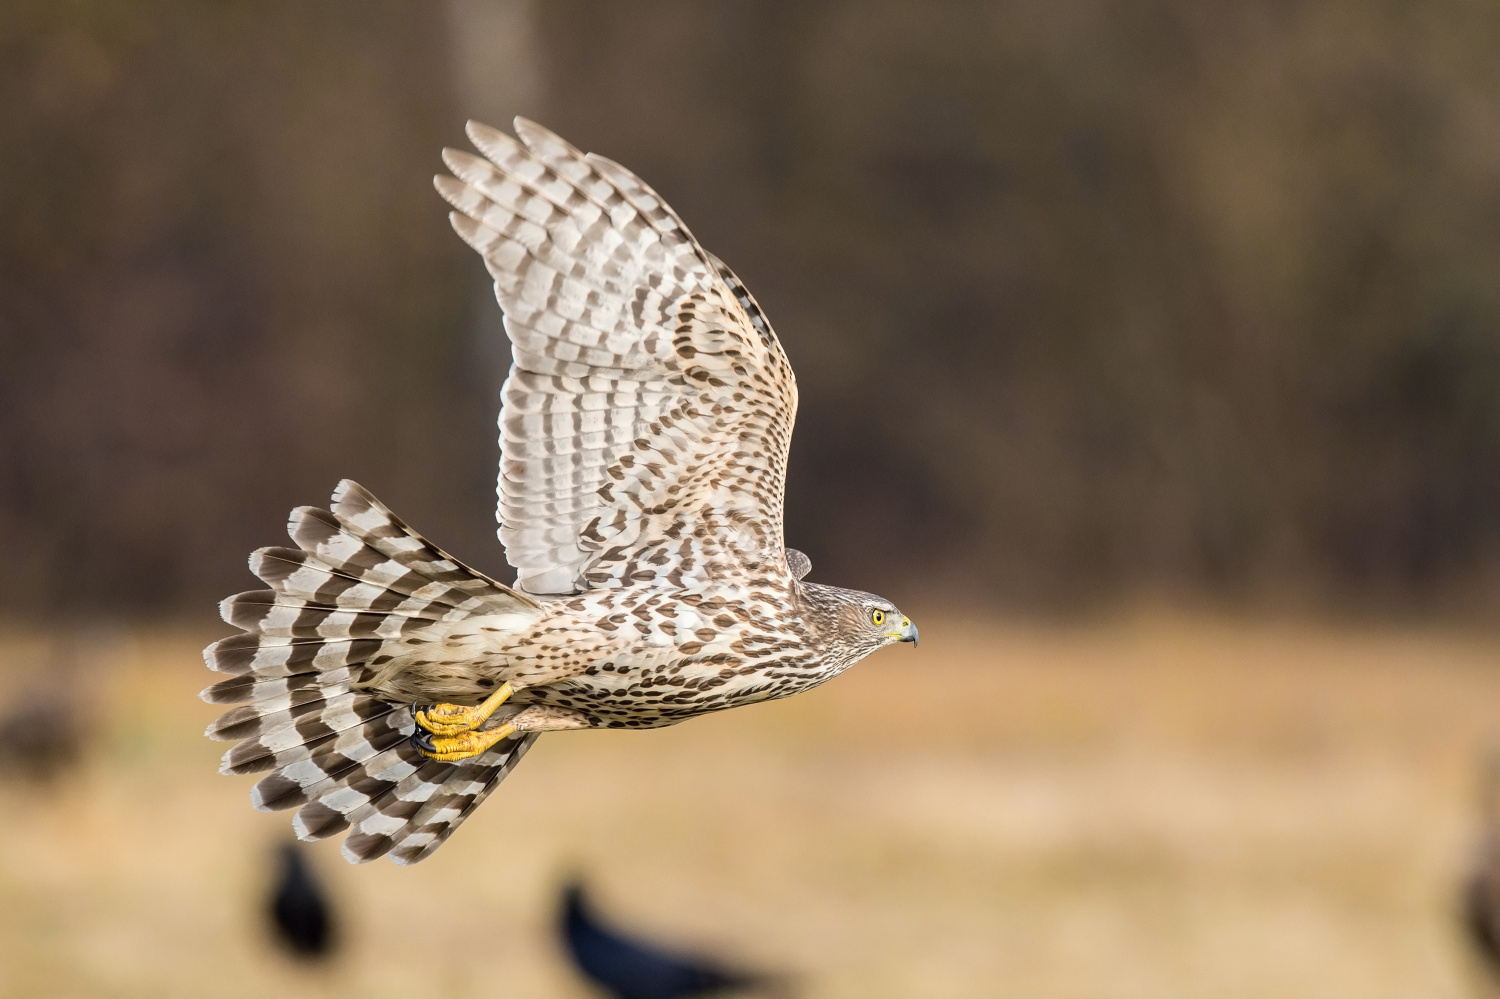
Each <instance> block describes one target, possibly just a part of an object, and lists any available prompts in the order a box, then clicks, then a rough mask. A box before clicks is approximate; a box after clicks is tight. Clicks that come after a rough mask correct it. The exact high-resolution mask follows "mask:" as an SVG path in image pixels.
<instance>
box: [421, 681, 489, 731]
mask: <svg viewBox="0 0 1500 999" xmlns="http://www.w3.org/2000/svg"><path fill="white" fill-rule="evenodd" d="M510 695H511V686H510V684H508V683H503V684H501V685H500V689H499V690H497V691H495V692H494V693H493V694H491V695H490V696H489V697H486V698H485V699H484V703H483V704H478V705H475V706H474V707H472V708H470V707H465V706H464V705H462V704H429V705H428V706H427V707H425V708H422V709H421V710H419V711H418V712H417V715H416V717H417V724H418V725H420V726H421V727H422V728H425V729H426V730H427V731H429V732H431V733H432V734H433V735H458V734H459V733H460V732H472V731H474V729H476V728H478V727H479V726H481V725H483V724H484V723H485V721H487V720H488V719H489V717H490V715H492V714H494V713H495V709H496V708H498V707H499V706H500V705H502V704H504V703H505V701H506V699H507V698H509V697H510Z"/></svg>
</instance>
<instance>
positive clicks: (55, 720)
mask: <svg viewBox="0 0 1500 999" xmlns="http://www.w3.org/2000/svg"><path fill="white" fill-rule="evenodd" d="M79 721H80V719H79V706H78V705H77V704H76V703H70V702H69V701H67V700H65V699H63V698H62V697H58V696H53V695H48V694H39V695H33V696H31V697H28V698H26V699H24V700H22V701H21V702H20V703H19V704H17V705H16V706H14V707H13V708H11V709H10V710H9V711H7V712H6V713H5V714H4V715H3V716H0V772H3V773H5V775H6V776H8V777H12V778H21V779H23V780H28V781H33V782H35V783H38V784H45V783H47V782H48V781H51V780H52V779H54V778H55V777H57V776H58V775H59V774H60V773H61V772H62V771H63V770H65V769H67V768H68V767H69V766H71V765H72V764H74V763H76V762H77V761H78V756H79V747H80V745H81V744H82V739H83V732H84V726H82V725H81V724H79Z"/></svg>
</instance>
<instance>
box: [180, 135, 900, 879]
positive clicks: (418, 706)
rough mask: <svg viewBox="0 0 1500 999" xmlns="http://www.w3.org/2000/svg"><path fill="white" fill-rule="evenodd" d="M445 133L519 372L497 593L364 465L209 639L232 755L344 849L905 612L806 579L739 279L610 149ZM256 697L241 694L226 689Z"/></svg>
mask: <svg viewBox="0 0 1500 999" xmlns="http://www.w3.org/2000/svg"><path fill="white" fill-rule="evenodd" d="M515 130H516V135H517V136H518V137H519V141H517V139H513V138H511V137H510V136H508V135H505V134H504V133H502V132H499V131H496V130H495V129H491V128H488V127H485V126H483V125H479V124H476V123H473V122H471V123H470V124H469V127H468V135H469V138H470V140H471V141H472V142H473V143H474V145H475V147H476V148H477V149H479V150H480V152H482V153H483V154H484V155H483V158H481V157H479V156H474V155H472V154H469V153H465V152H460V151H458V150H453V149H448V150H444V152H443V160H444V163H445V164H446V165H447V166H448V169H449V170H450V171H451V172H452V175H451V176H439V177H437V178H436V180H435V183H436V185H437V189H438V192H439V193H440V194H442V196H443V197H444V198H445V199H446V200H447V201H448V202H449V203H450V204H451V205H452V206H453V208H454V209H455V211H453V212H452V213H451V214H450V218H451V220H452V222H453V227H454V229H455V230H456V231H457V232H458V234H459V235H460V236H461V237H462V238H463V239H464V240H465V242H467V243H468V244H469V245H470V246H472V247H473V248H474V249H475V250H476V251H477V252H478V253H479V254H480V256H481V257H482V258H483V259H484V261H485V265H486V266H487V267H488V268H489V271H490V274H491V275H492V276H493V277H494V279H495V296H496V298H497V299H498V300H499V303H500V307H501V309H502V310H504V313H505V330H506V333H507V335H508V336H509V338H510V341H511V348H512V357H513V364H512V367H511V371H510V377H509V378H508V379H507V380H506V383H505V387H504V390H503V393H502V395H503V401H502V405H501V410H500V428H501V439H500V442H501V462H500V479H499V511H498V516H499V520H500V540H501V541H502V542H503V543H504V545H505V553H506V559H507V560H508V561H509V562H510V564H511V565H512V566H514V567H515V569H516V574H517V580H516V586H515V588H511V587H508V586H505V585H503V584H501V583H498V582H496V581H495V580H492V579H490V578H488V577H487V576H485V575H484V574H482V573H480V572H477V571H475V570H473V569H470V568H469V567H468V566H465V565H464V564H463V563H461V562H459V561H458V560H456V559H454V558H453V557H451V556H449V555H448V554H446V553H445V552H443V551H441V550H439V549H438V548H436V547H435V546H433V545H432V544H431V543H429V542H428V541H426V540H425V539H424V538H423V537H422V536H421V535H419V534H418V533H417V532H415V531H413V530H412V529H411V528H410V527H408V526H407V525H406V524H405V523H404V522H403V521H402V520H401V519H400V518H398V517H397V516H396V515H395V514H393V513H391V511H390V510H388V509H386V507H385V506H384V505H382V504H381V503H380V501H379V500H377V499H375V497H374V496H372V495H370V493H369V492H367V491H366V490H365V489H363V488H362V487H360V486H359V485H358V484H356V483H354V482H351V481H348V480H345V481H344V482H341V483H340V484H339V487H338V489H337V491H336V492H335V493H334V496H333V503H332V508H331V510H329V511H324V510H318V509H314V508H311V507H299V508H298V509H297V510H294V511H292V517H291V522H290V524H289V525H288V531H289V533H290V534H291V537H292V540H293V541H295V542H296V544H297V547H296V548H263V549H261V550H260V551H257V552H256V553H255V554H254V555H252V556H251V559H250V566H251V569H252V571H253V572H255V574H256V575H257V576H259V577H260V578H261V579H262V580H263V581H264V582H265V583H267V584H268V585H269V586H270V589H269V590H260V591H252V592H249V593H241V594H239V595H237V596H234V597H230V598H229V599H228V600H226V601H224V603H223V605H222V608H221V610H222V613H223V615H224V619H225V620H226V621H228V622H229V623H230V624H233V625H234V626H236V627H237V628H240V629H242V630H243V631H244V632H245V634H242V635H237V636H235V637H233V638H227V639H224V640H223V641H221V642H217V643H215V644H214V645H211V646H209V647H208V648H207V649H206V650H205V651H204V658H205V660H206V661H207V663H208V665H209V667H210V668H211V669H215V670H218V671H220V672H222V673H228V674H230V677H229V679H226V680H223V681H220V682H219V683H216V684H214V685H213V686H211V687H209V688H208V689H207V690H205V691H204V693H203V696H204V698H205V699H206V700H208V701H211V702H214V703H227V704H237V703H238V704H240V706H239V707H235V708H233V709H231V710H230V711H228V712H227V713H226V714H224V715H223V716H222V717H220V718H219V720H218V721H216V722H215V723H214V724H213V725H212V726H210V727H209V730H208V734H209V735H210V736H211V737H213V738H220V739H230V740H239V742H238V744H237V745H235V746H234V747H233V748H231V749H230V750H229V752H228V753H226V754H225V757H224V766H223V770H224V772H226V773H252V772H261V771H270V773H269V775H268V776H266V777H264V778H262V779H261V781H260V782H259V783H258V784H257V785H256V786H255V790H254V793H253V795H252V800H253V802H254V804H255V805H256V807H258V808H262V809H267V810H271V809H282V808H298V809H299V811H298V812H297V816H296V818H295V820H294V827H295V829H296V831H297V834H298V835H299V836H301V837H302V838H304V839H321V838H324V837H327V836H332V835H335V834H337V833H340V832H343V831H344V830H349V835H348V837H347V838H346V839H345V841H344V855H345V856H346V857H347V858H348V859H350V860H351V861H356V862H363V861H368V860H372V859H375V858H376V857H380V856H383V855H389V856H390V857H391V858H392V859H393V860H395V861H396V862H397V863H414V862H416V861H418V860H421V859H423V858H424V857H427V856H429V855H430V854H431V853H432V852H433V851H434V850H436V849H437V847H438V846H439V845H441V844H442V842H443V841H444V840H445V839H446V838H447V837H448V836H449V835H450V834H451V833H452V832H453V830H454V829H455V828H456V827H457V826H458V824H459V823H460V822H462V821H463V819H464V817H465V816H466V815H467V814H468V813H469V812H470V811H472V810H473V808H474V807H475V806H476V805H478V803H479V802H480V801H482V800H483V799H484V797H485V796H486V795H488V794H489V792H490V791H492V790H493V789H494V787H495V786H496V785H497V784H498V783H499V782H500V780H501V779H502V778H503V777H504V776H505V775H506V774H507V773H509V772H510V770H511V769H512V768H513V767H514V766H515V765H516V763H517V762H519V760H520V758H521V756H522V755H523V754H524V753H525V752H526V750H527V749H528V748H530V746H531V744H532V742H533V741H535V739H536V738H537V736H538V734H540V733H541V732H547V731H559V730H564V729H583V728H654V727H659V726H662V725H671V724H674V723H676V722H679V721H682V720H684V719H686V718H690V717H692V716H694V715H699V714H704V713H706V712H710V711H718V710H722V709H724V708H729V707H736V706H738V705H741V704H750V703H754V702H756V701H763V700H768V699H771V698H776V697H785V696H788V695H790V694H795V693H797V692H799V691H802V690H806V689H808V688H810V687H813V686H816V685H817V684H819V683H822V682H824V681H826V680H828V679H831V678H832V677H834V676H836V675H838V674H839V673H841V672H843V670H845V669H847V668H848V667H849V666H851V665H853V664H854V663H855V662H857V661H859V660H860V659H862V658H864V657H865V656H866V655H868V654H870V653H871V652H873V651H875V650H876V649H878V648H881V647H883V646H885V645H889V644H892V643H895V642H915V641H916V638H917V630H916V628H915V626H913V625H912V623H911V622H910V620H908V619H907V618H905V617H904V616H903V615H902V614H901V612H900V611H899V610H897V609H896V607H895V606H894V605H893V604H891V602H890V601H888V600H885V599H883V598H881V597H877V596H875V595H873V594H870V593H862V592H860V591H857V590H847V589H842V588H839V587H832V586H825V585H822V584H818V583H810V582H805V581H804V580H803V577H805V576H806V575H807V573H808V571H809V569H810V568H811V563H810V562H809V560H808V558H807V556H805V555H803V554H802V553H801V552H798V551H795V550H792V549H787V548H785V547H784V544H783V539H782V498H783V494H784V492H785V484H786V463H787V452H788V448H789V446H790V443H791V434H792V423H793V420H794V419H795V417H796V411H797V383H796V378H795V376H794V375H793V374H792V369H791V366H790V364H788V362H787V359H786V355H785V354H784V353H783V352H782V349H781V344H780V342H779V341H778V340H777V338H776V334H775V333H774V332H773V331H772V329H771V326H770V324H769V323H768V322H767V321H766V319H765V316H764V315H763V314H762V312H761V310H760V307H759V306H758V305H756V303H755V300H754V299H753V298H752V297H751V296H750V293H749V292H748V291H746V290H745V287H744V285H742V284H741V283H740V281H739V279H738V278H736V277H735V276H734V274H733V272H731V271H730V270H729V268H728V267H726V266H725V265H724V263H723V262H722V261H720V260H719V259H718V258H717V257H715V256H713V255H712V254H710V253H708V252H707V251H706V250H704V249H703V248H702V247H701V246H699V245H698V242H697V240H695V239H694V238H693V236H692V233H690V232H689V231H688V229H687V227H686V226H685V225H683V223H682V220H681V219H679V218H678V217H677V215H676V213H675V212H673V211H672V209H671V208H670V207H668V206H667V204H666V203H665V202H664V201H662V200H661V198H660V197H659V196H658V195H657V194H656V192H654V191H652V190H651V188H649V187H647V186H646V184H645V183H644V182H642V181H641V180H640V179H639V178H637V177H636V176H635V175H634V174H632V173H630V172H629V171H628V170H626V169H625V168H623V167H621V166H619V165H618V164H616V163H613V162H611V161H610V160H607V159H604V158H602V157H600V156H596V155H594V154H592V153H590V154H584V153H581V152H579V151H578V150H577V149H575V148H573V147H572V146H570V145H569V144H568V143H566V142H564V141H563V140H562V139H560V138H558V137H557V136H556V135H553V134H552V133H551V132H549V131H547V130H546V129H544V128H542V127H541V126H539V125H536V124H533V123H532V122H529V121H526V120H525V119H520V118H518V119H516V122H515ZM241 702H248V703H241Z"/></svg>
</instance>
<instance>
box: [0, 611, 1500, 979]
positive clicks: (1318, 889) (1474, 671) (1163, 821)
mask: <svg viewBox="0 0 1500 999" xmlns="http://www.w3.org/2000/svg"><path fill="white" fill-rule="evenodd" d="M920 620H921V623H922V634H923V636H924V640H923V643H922V646H921V648H920V649H919V650H916V651H913V650H911V649H910V648H899V649H896V650H892V651H888V652H885V653H882V654H880V655H878V656H876V657H875V658H874V659H873V660H871V661H869V662H867V663H865V664H863V665H861V666H860V667H858V668H857V669H855V670H854V671H853V672H852V673H850V674H849V675H847V676H845V677H843V678H841V679H840V680H838V681H837V682H835V683H833V684H830V685H829V686H827V687H824V688H823V689H821V690H818V691H815V692H813V693H811V694H808V695H804V696H802V697H799V698H795V699H793V700H790V701H786V702H782V703H779V704H774V705H766V706H761V707H757V708H750V709H746V710H742V711H737V712H732V713H729V714H726V715H722V716H718V717H711V718H706V719H700V720H698V721H695V722H690V723H688V724H685V725H682V726H680V727H678V728H675V729H668V730H664V731H661V732H654V733H579V734H571V733H567V734H559V735H553V736H549V737H547V738H544V739H543V740H542V741H541V742H540V743H539V744H538V747H537V748H536V750H534V751H533V753H532V754H531V756H530V757H529V758H528V759H527V760H526V761H525V763H524V764H523V765H522V766H521V767H520V769H519V770H518V771H517V772H516V774H515V775H514V776H513V777H512V778H511V779H510V781H509V782H508V783H507V784H506V785H505V787H503V788H502V789H501V790H500V791H499V792H498V793H497V794H496V795H495V796H494V797H492V798H491V799H490V801H489V802H488V803H487V804H486V805H485V806H484V807H483V808H482V809H480V811H479V812H478V814H477V816H476V817H475V818H473V819H471V820H470V821H469V822H468V824H467V825H466V826H465V827H464V828H463V829H462V830H460V832H459V833H458V835H457V836H456V838H455V839H454V840H453V841H452V842H450V843H449V844H448V845H447V846H445V847H444V848H443V849H442V850H441V851H440V852H439V853H438V854H437V855H436V856H435V857H434V858H433V859H432V860H430V861H428V862H426V863H424V864H422V865H420V866H417V867H414V868H407V869H401V868H397V867H394V866H393V865H391V864H389V863H388V862H384V861H382V862H379V863H377V864H372V865H368V866H365V867H358V868H355V867H350V866H348V865H345V864H344V863H343V862H342V861H341V860H339V859H338V854H337V846H336V845H335V844H332V843H324V844H320V845H318V846H317V847H315V848H314V851H315V855H314V858H313V859H314V861H315V862H316V863H318V865H319V869H320V871H321V872H322V873H323V874H324V875H325V876H326V878H327V879H328V880H329V882H330V883H331V887H332V889H333V890H334V891H335V892H336V895H337V900H338V901H339V902H340V903H341V904H342V907H343V913H344V915H345V930H346V936H347V937H348V939H349V940H350V942H351V946H350V947H349V949H348V951H347V953H346V954H345V955H344V957H343V958H342V959H341V960H340V961H338V962H337V963H336V965H335V966H334V967H333V968H331V969H330V970H327V971H324V972H319V973H307V972H304V971H302V970H300V969H296V968H292V967H289V965H288V964H287V962H285V961H283V960H282V959H281V958H280V957H279V955H278V954H277V953H276V952H275V951H273V950H271V949H270V948H269V946H268V945H267V944H266V942H265V941H264V939H263V938H262V937H261V935H260V930H259V917H260V911H259V909H260V905H261V896H262V894H263V892H264V890H265V888H264V883H263V879H264V878H265V870H266V864H267V861H268V859H269V858H268V854H269V852H270V850H271V849H272V846H273V844H275V843H276V842H278V841H279V840H280V839H281V838H282V837H283V836H285V835H286V833H287V828H288V824H287V820H288V816H287V815H285V814H278V815H262V814H259V813H256V812H254V811H252V810H251V809H250V807H249V805H248V802H247V800H246V799H247V794H248V792H249V789H250V784H251V780H250V779H249V778H226V777H220V776H218V775H217V774H216V772H215V770H216V762H217V758H218V756H219V753H220V752H221V751H222V750H223V748H224V747H223V746H222V745H219V744H215V743H210V742H208V741H207V740H205V739H203V738H202V737H201V736H200V734H199V733H200V732H201V731H202V728H203V726H204V725H205V724H206V723H207V722H208V721H209V720H210V718H211V717H212V716H213V713H214V712H213V709H211V708H209V707H208V706H207V705H204V704H202V703H201V702H199V701H198V700H197V699H196V696H195V695H196V692H197V691H198V689H199V688H200V687H202V686H203V685H205V684H206V683H207V682H208V680H209V679H210V675H209V674H208V673H207V672H206V671H204V670H203V669H202V667H201V665H200V664H199V660H198V656H197V648H198V647H199V646H200V645H201V644H203V641H204V640H205V639H207V638H212V637H215V636H214V635H197V634H188V633H166V632H145V633H132V632H129V631H125V632H121V633H119V634H103V633H101V634H95V635H91V636H85V637H84V638H82V639H78V640H75V641H74V642H73V643H72V648H74V649H75V650H76V651H80V652H81V654H82V657H83V658H84V659H85V660H86V661H87V664H88V665H87V666H86V667H84V668H83V669H82V670H81V671H80V674H79V676H78V678H77V679H75V680H74V681H73V682H74V683H75V685H77V686H78V687H80V688H81V690H82V693H83V695H84V696H85V697H86V698H88V699H89V700H88V703H89V705H90V706H91V707H90V709H91V710H92V711H94V712H95V717H96V723H97V726H98V727H97V732H98V736H97V739H96V741H95V742H94V743H93V745H92V746H91V747H90V748H89V751H88V753H87V756H86V758H85V761H84V763H83V764H82V765H81V767H79V768H78V769H77V770H76V771H74V772H73V773H72V774H71V776H70V777H68V778H67V779H65V780H63V781H61V782H60V783H58V784H57V785H56V786H54V787H51V788H46V789H37V788H32V787H30V786H28V785H25V784H18V783H8V784H0V809H3V815H4V823H3V826H0V994H3V995H5V996H41V995H46V996H48V997H55V999H63V997H71V996H143V997H144V996H152V997H158V996H161V997H173V996H183V997H187V996H193V997H199V996H214V997H238V996H245V997H251V996H254V997H262V996H272V995H276V996H281V995H286V996H313V995H318V996H324V995H326V996H361V997H365V996H370V997H379V996H391V997H401V999H410V997H412V996H421V995H446V996H452V997H464V996H504V997H507V999H515V997H559V999H568V997H579V996H584V995H587V994H588V993H587V992H586V991H584V990H583V989H582V988H581V987H580V986H579V985H578V984H577V983H576V982H575V981H574V979H573V978H572V976H571V973H570V972H569V971H568V969H567V968H566V966H565V965H564V964H563V963H562V962H561V960H560V958H559V955H558V953H557V951H556V949H555V946H554V943H553V939H552V936H551V923H550V921H551V917H552V906H553V904H554V892H555V887H556V884H557V882H558V880H559V878H560V877H562V876H563V875H564V873H565V872H567V871H569V870H574V869H576V870H579V871H582V872H585V873H586V874H587V876H588V877H589V878H590V879H591V880H592V881H593V882H594V883H595V884H596V885H597V888H598V893H599V895H600V901H601V902H602V903H603V904H605V905H606V906H607V907H608V908H609V909H610V910H611V911H612V912H613V913H615V914H616V915H618V916H620V917H621V918H622V919H626V918H628V919H629V920H630V921H631V922H633V923H634V924H636V925H637V926H639V927H640V928H642V929H643V930H651V931H653V932H656V933H658V934H660V935H661V936H662V937H664V938H666V939H675V940H678V941H681V942H688V943H696V944H698V945H701V946H703V947H708V948H716V949H719V950H721V951H724V952H726V953H729V954H732V955H737V956H739V957H741V958H742V959H744V960H745V961H747V962H751V963H758V964H761V965H763V966H767V967H776V968H786V969H791V970H794V971H796V972H797V973H798V974H799V975H800V979H801V983H802V991H801V994H802V995H805V996H807V997H827V999H856V997H857V999H879V997H887V996H889V997H919V999H945V997H960V996H974V997H980V996H983V997H994V996H1006V997H1012V996H1014V997H1033V996H1034V997H1077V999H1109V997H1142V999H1145V997H1150V999H1168V997H1175V996H1184V997H1186V996H1193V997H1213V999H1233V997H1241V996H1245V997H1248V996H1266V997H1291V996H1305V997H1309V999H1311V997H1317V999H1328V997H1343V996H1352V997H1382V996H1390V997H1403V999H1408V997H1417V996H1420V997H1425V999H1444V997H1451V996H1464V995H1471V994H1473V992H1472V987H1473V981H1472V969H1471V968H1470V967H1469V965H1468V963H1467V960H1466V955H1465V952H1464V950H1463V947H1462V941H1461V940H1460V938H1459V937H1458V936H1457V935H1456V933H1455V928H1454V922H1453V918H1452V916H1453V910H1454V885H1455V883H1456V880H1457V879H1458V877H1459V871H1460V870H1461V868H1462V865H1463V863H1464V859H1465V855H1466V853H1467V851H1468V849H1469V848H1470V846H1471V843H1472V838H1473V833H1474V827H1473V823H1474V809H1473V798H1474V786H1475V782H1476V780H1477V777H1476V772H1477V769H1478V760H1479V757H1480V754H1481V752H1482V749H1483V747H1485V746H1486V745H1488V744H1491V743H1493V742H1495V741H1497V740H1500V638H1497V637H1488V638H1487V637H1483V636H1475V635H1464V634H1456V633H1448V632H1442V631H1436V630H1430V631H1424V630H1400V629H1391V630H1386V631H1379V630H1371V629H1369V628H1362V629H1354V628H1334V627H1313V626H1302V625H1288V624H1284V623H1283V624H1268V623H1255V622H1247V621H1225V620H1220V619H1207V618H1195V617H1182V616H1170V615H1161V614H1152V615H1138V616H1135V617H1132V618H1130V619H1128V620H1122V621H1119V622H1115V623H1110V624H1098V625H1091V626H1086V627H1062V626H1057V627H1023V626H1018V625H1007V624H1003V623H995V624H984V623H982V622H979V621H972V622H969V623H959V622H956V621H949V622H944V621H941V620H937V619H933V618H928V617H923V618H920ZM47 648H48V639H47V636H40V635H37V634H35V633H26V632H23V631H20V630H17V629H11V630H10V631H9V632H5V633H3V634H0V671H3V673H0V675H4V676H7V677H9V678H10V679H9V680H8V681H7V689H8V690H9V691H11V692H13V693H19V692H22V691H24V690H26V689H29V686H30V685H31V684H33V683H34V682H35V681H34V680H32V679H30V674H32V673H33V672H34V671H35V670H36V669H38V668H39V667H45V668H47V669H52V668H55V665H48V664H55V661H56V655H55V653H49V652H48V651H47Z"/></svg>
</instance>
